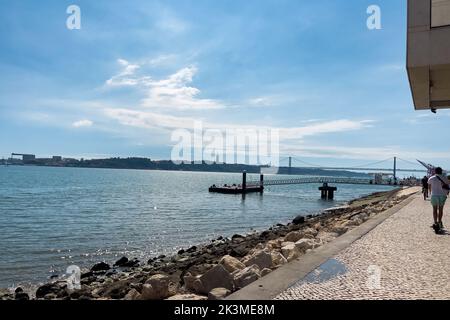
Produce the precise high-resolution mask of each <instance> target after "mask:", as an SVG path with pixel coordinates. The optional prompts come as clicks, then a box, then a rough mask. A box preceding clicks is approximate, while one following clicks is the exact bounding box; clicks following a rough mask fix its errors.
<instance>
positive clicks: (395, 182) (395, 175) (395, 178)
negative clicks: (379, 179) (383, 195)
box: [394, 157, 397, 184]
mask: <svg viewBox="0 0 450 320" xmlns="http://www.w3.org/2000/svg"><path fill="white" fill-rule="evenodd" d="M394 184H397V157H394Z"/></svg>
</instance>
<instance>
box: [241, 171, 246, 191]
mask: <svg viewBox="0 0 450 320" xmlns="http://www.w3.org/2000/svg"><path fill="white" fill-rule="evenodd" d="M245 190H247V171H245V170H244V172H242V191H243V193H245Z"/></svg>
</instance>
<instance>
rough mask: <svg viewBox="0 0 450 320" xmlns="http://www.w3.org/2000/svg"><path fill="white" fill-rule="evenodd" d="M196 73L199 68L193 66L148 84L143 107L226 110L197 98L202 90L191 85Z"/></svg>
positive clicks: (215, 103) (209, 100) (215, 102)
mask: <svg viewBox="0 0 450 320" xmlns="http://www.w3.org/2000/svg"><path fill="white" fill-rule="evenodd" d="M196 73H197V68H196V67H194V66H191V67H187V68H183V69H181V70H179V71H177V72H176V73H174V74H172V75H170V76H169V77H168V78H167V79H163V80H160V81H152V82H149V83H147V85H148V86H149V88H148V91H147V97H146V98H145V99H143V100H142V106H143V107H147V108H165V109H166V108H170V109H176V110H205V109H221V108H224V105H223V104H221V103H220V102H218V101H216V100H212V99H201V98H198V97H197V96H198V95H199V94H200V90H199V89H197V88H195V87H192V86H190V85H189V84H190V83H192V81H193V77H194V75H195V74H196Z"/></svg>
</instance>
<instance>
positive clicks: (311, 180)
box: [209, 157, 427, 200]
mask: <svg viewBox="0 0 450 320" xmlns="http://www.w3.org/2000/svg"><path fill="white" fill-rule="evenodd" d="M283 160H288V167H287V168H288V172H289V173H291V169H292V168H295V167H293V166H292V164H293V162H294V161H297V162H300V163H302V164H303V165H305V164H306V165H307V167H305V166H303V167H301V168H302V169H305V168H308V169H322V170H347V171H363V172H368V171H369V172H370V171H375V172H378V173H380V172H392V173H391V174H390V175H392V179H388V180H383V179H372V178H370V177H369V178H358V177H337V176H335V177H327V176H320V177H301V178H293V179H289V178H287V179H286V178H284V179H270V180H264V175H263V174H261V175H260V180H259V181H247V173H246V172H244V173H243V175H242V183H240V184H233V185H224V186H216V185H213V186H211V187H210V188H209V192H214V193H224V194H247V193H255V192H260V193H262V192H263V191H264V187H266V186H279V185H293V184H322V186H321V187H319V191H320V192H321V198H322V199H330V200H331V199H333V198H334V193H335V192H336V191H337V187H334V186H330V184H353V185H387V186H397V185H398V179H397V172H427V170H424V169H418V168H414V167H413V168H399V167H398V161H399V160H400V161H403V162H405V163H408V164H409V165H413V166H418V164H416V163H414V162H412V161H408V160H403V159H400V158H397V157H393V158H388V159H385V160H381V161H377V162H372V163H368V164H363V165H360V166H354V167H331V166H317V165H314V164H311V163H307V162H305V161H303V160H301V159H298V158H294V157H285V158H282V159H280V163H281V162H282V161H283ZM392 160H393V167H392V168H380V167H371V166H377V165H380V164H381V163H386V162H388V161H389V162H390V161H392ZM297 168H298V167H297Z"/></svg>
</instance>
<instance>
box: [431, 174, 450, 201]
mask: <svg viewBox="0 0 450 320" xmlns="http://www.w3.org/2000/svg"><path fill="white" fill-rule="evenodd" d="M439 178H441V180H442V181H443V182H444V183H446V184H449V182H448V180H447V177H444V176H442V175H439ZM428 184H429V185H430V186H431V196H446V195H447V190H444V189H442V182H441V181H440V180H439V179H438V178H437V177H436V175H434V176H432V177H431V178H430V179H428Z"/></svg>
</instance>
